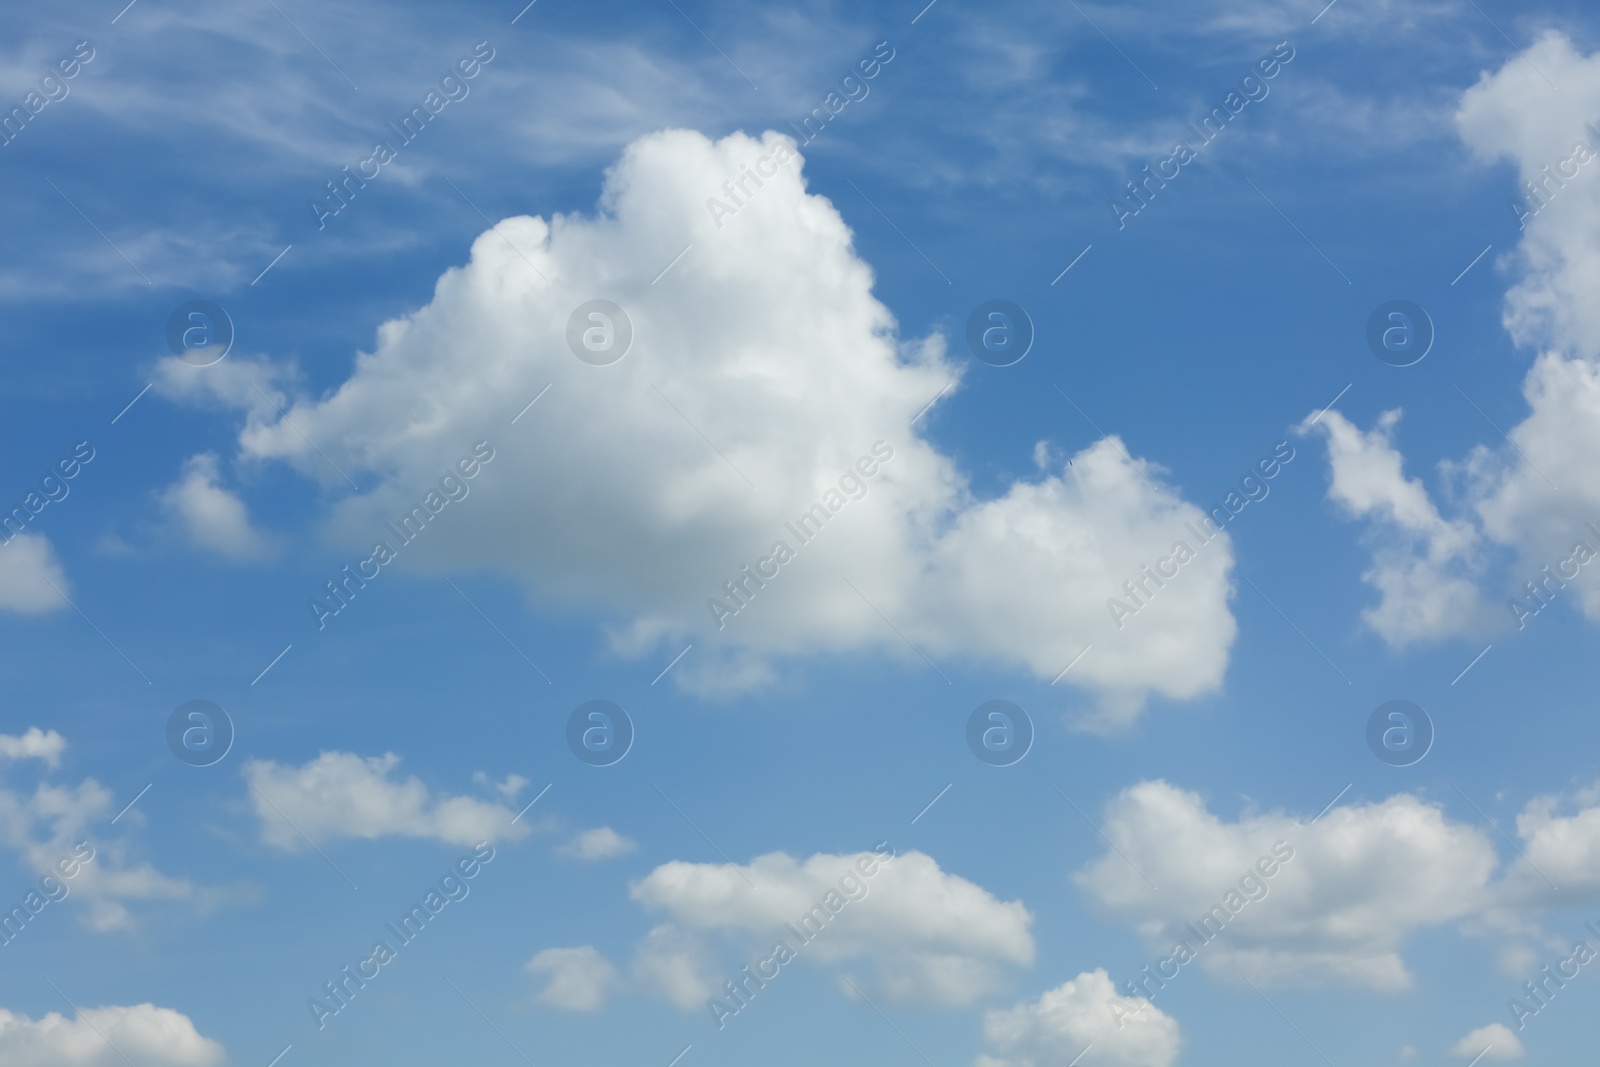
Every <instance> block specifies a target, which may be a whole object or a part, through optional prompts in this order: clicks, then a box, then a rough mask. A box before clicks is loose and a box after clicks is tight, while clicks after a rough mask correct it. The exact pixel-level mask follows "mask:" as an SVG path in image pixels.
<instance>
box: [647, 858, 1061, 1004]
mask: <svg viewBox="0 0 1600 1067" xmlns="http://www.w3.org/2000/svg"><path fill="white" fill-rule="evenodd" d="M867 870H871V871H872V874H871V875H867V874H866V873H864V872H865V871H867ZM630 893H631V895H632V897H633V899H634V900H635V901H637V902H639V903H640V904H642V905H644V906H645V907H647V908H650V909H652V910H656V911H664V912H666V913H667V914H668V916H669V917H670V919H671V923H670V924H669V927H670V929H671V930H672V931H673V932H674V937H675V938H676V939H677V940H676V941H671V942H669V943H670V944H672V945H673V946H674V948H675V950H676V953H677V955H678V956H679V957H683V956H685V954H686V953H685V951H684V949H683V946H684V945H685V944H687V943H698V944H700V945H704V946H707V947H705V948H703V949H701V950H700V954H701V955H702V956H703V955H706V954H708V953H709V944H710V941H709V936H708V935H711V934H713V933H717V934H720V935H721V937H722V938H723V939H724V940H725V941H727V942H729V943H731V944H732V945H733V946H734V947H736V948H737V950H738V951H739V952H740V953H743V954H749V953H751V952H756V951H762V952H765V951H766V950H768V949H770V948H771V947H772V938H773V936H774V932H775V931H778V932H780V933H781V931H782V930H783V928H784V924H789V925H790V926H791V927H793V928H794V930H797V931H800V932H802V933H806V934H808V935H809V936H808V937H807V938H806V939H804V940H803V941H802V940H801V939H800V938H799V937H798V935H797V934H793V932H791V934H792V943H791V944H790V946H789V947H790V949H791V950H792V951H793V952H794V953H795V954H796V955H797V957H798V958H799V959H801V960H804V961H807V962H808V963H809V964H813V965H822V966H827V967H844V966H846V965H848V964H851V963H853V962H856V961H862V962H866V963H870V964H871V965H872V966H873V967H874V968H875V970H876V978H877V982H878V985H879V986H880V987H881V988H882V989H883V990H884V992H885V993H886V994H887V995H888V996H889V997H890V998H892V999H894V1000H899V1001H906V1002H920V1003H934V1004H968V1003H971V1002H972V1001H973V1000H976V999H977V998H979V997H981V996H984V995H986V994H988V993H989V992H991V991H993V990H994V989H996V988H997V987H998V986H999V985H1000V983H1001V981H1002V978H1003V975H1004V969H1005V968H1006V967H1008V966H1027V965H1029V964H1031V963H1032V962H1033V954H1034V943H1033V935H1032V933H1031V931H1030V926H1031V924H1032V922H1033V916H1032V915H1031V914H1029V912H1028V910H1027V908H1025V907H1024V906H1023V904H1022V902H1021V901H1001V900H997V899H996V898H995V897H994V896H992V895H991V894H990V893H989V892H988V891H987V890H985V889H984V888H983V887H981V886H979V885H976V884H975V883H973V882H969V881H968V880H966V879H965V878H962V877H960V876H958V875H954V874H947V873H946V872H944V871H942V870H940V868H939V865H938V864H937V863H936V862H935V861H934V860H933V859H932V857H930V856H928V855H926V854H924V853H921V852H907V853H903V854H901V855H899V856H897V857H895V858H894V859H892V860H886V859H885V857H884V856H883V855H880V854H878V853H875V852H863V853H857V854H854V855H829V854H826V853H819V854H817V855H814V856H811V857H810V858H808V859H805V860H797V859H795V858H794V857H792V856H789V855H787V854H786V853H782V852H773V853H769V854H767V855H765V856H758V857H756V858H755V859H754V860H752V861H751V862H750V863H749V864H748V865H745V866H740V865H737V864H719V863H688V862H683V861H674V862H671V863H666V864H663V865H661V866H660V867H657V868H656V869H655V870H653V871H651V872H650V873H649V874H648V875H646V876H645V877H644V878H642V879H640V880H639V881H638V882H636V883H634V884H633V886H632V888H631V890H630ZM659 929H662V928H658V930H659ZM652 936H655V935H652ZM665 936H666V935H663V938H665ZM745 962H748V961H745ZM735 969H737V967H736V968H735ZM707 995H709V994H707ZM704 1000H705V998H704V997H703V996H701V997H696V998H692V1000H691V1002H690V1006H701V1005H703V1004H704ZM679 1003H680V1004H681V1003H682V1001H679Z"/></svg>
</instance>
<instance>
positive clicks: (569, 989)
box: [524, 945, 617, 1011]
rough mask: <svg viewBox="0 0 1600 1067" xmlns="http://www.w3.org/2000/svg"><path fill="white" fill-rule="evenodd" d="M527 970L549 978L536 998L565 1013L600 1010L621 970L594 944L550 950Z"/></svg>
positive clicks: (533, 960)
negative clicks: (612, 964)
mask: <svg viewBox="0 0 1600 1067" xmlns="http://www.w3.org/2000/svg"><path fill="white" fill-rule="evenodd" d="M524 969H525V970H527V971H528V972H529V973H530V974H537V975H543V976H545V977H546V978H547V979H548V981H547V982H546V983H545V987H544V988H543V989H542V990H540V991H539V994H538V996H537V997H536V998H535V999H537V1000H538V1001H539V1003H541V1004H547V1005H549V1006H550V1007H552V1008H560V1009H561V1010H562V1011H598V1010H599V1009H600V1008H601V1007H602V1006H603V1005H604V1004H605V999H606V992H607V991H608V990H609V989H610V987H611V986H612V985H613V984H614V983H615V982H616V980H617V969H616V968H615V967H613V966H611V964H610V962H609V961H607V959H606V958H605V957H604V956H602V955H600V953H599V951H598V950H596V949H595V948H594V946H592V945H580V946H579V947H577V948H547V949H545V950H544V951H543V952H540V953H539V954H538V955H537V956H535V957H533V959H531V960H529V961H528V962H527V964H526V966H525V968H524Z"/></svg>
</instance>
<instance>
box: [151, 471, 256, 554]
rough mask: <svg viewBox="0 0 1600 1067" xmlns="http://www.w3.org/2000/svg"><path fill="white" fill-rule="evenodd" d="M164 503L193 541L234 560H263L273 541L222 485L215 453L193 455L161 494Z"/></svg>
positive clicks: (174, 519)
mask: <svg viewBox="0 0 1600 1067" xmlns="http://www.w3.org/2000/svg"><path fill="white" fill-rule="evenodd" d="M161 506H162V508H163V509H164V510H165V511H166V513H167V515H168V517H170V518H171V519H172V520H173V521H174V522H176V523H177V524H178V526H179V527H180V528H181V529H182V530H183V532H184V534H185V535H186V536H187V537H188V539H189V541H190V543H191V544H194V545H197V546H198V547H200V548H203V549H205V550H206V551H208V552H214V553H216V554H217V555H219V556H223V557H225V558H227V559H231V560H251V559H261V558H262V557H264V556H267V555H270V554H271V551H272V544H271V542H270V541H269V540H268V538H267V537H266V536H265V535H263V534H262V533H260V532H259V531H257V530H256V528H255V527H254V526H252V525H251V523H250V512H249V510H248V509H247V508H246V507H245V505H244V501H243V500H240V499H239V497H238V496H237V495H235V494H234V493H233V492H231V491H230V490H228V489H226V488H224V487H223V485H222V484H221V471H220V469H219V464H218V461H217V457H216V455H215V454H214V453H210V452H204V453H201V454H200V455H198V456H190V457H189V458H188V460H186V461H185V462H184V465H183V473H182V474H181V475H180V476H179V478H178V480H177V481H176V482H174V483H173V484H172V485H169V486H167V488H166V489H164V490H162V493H161Z"/></svg>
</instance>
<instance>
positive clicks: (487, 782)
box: [472, 771, 528, 803]
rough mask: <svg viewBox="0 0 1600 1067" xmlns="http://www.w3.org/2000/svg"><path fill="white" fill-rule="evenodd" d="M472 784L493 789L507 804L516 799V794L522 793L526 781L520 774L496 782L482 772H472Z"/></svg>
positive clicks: (526, 783) (507, 776)
mask: <svg viewBox="0 0 1600 1067" xmlns="http://www.w3.org/2000/svg"><path fill="white" fill-rule="evenodd" d="M472 782H473V784H474V785H481V786H485V787H487V788H489V789H493V790H494V791H495V792H496V793H499V794H500V796H501V799H503V800H505V801H506V802H508V803H509V802H510V801H513V800H515V799H517V794H518V793H520V792H522V791H523V789H525V788H526V787H527V785H528V780H527V779H526V778H524V777H522V775H520V774H508V775H506V777H505V780H504V781H501V782H497V781H495V780H494V779H493V778H490V777H489V776H488V775H487V774H485V773H484V772H483V771H473V772H472Z"/></svg>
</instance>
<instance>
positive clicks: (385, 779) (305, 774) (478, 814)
mask: <svg viewBox="0 0 1600 1067" xmlns="http://www.w3.org/2000/svg"><path fill="white" fill-rule="evenodd" d="M399 765H400V757H399V756H397V755H395V754H394V753H392V752H390V753H385V754H384V755H382V756H358V755H356V754H355V753H353V752H323V753H321V754H320V755H318V756H317V758H316V759H314V760H310V761H309V762H307V763H304V764H302V765H301V766H299V767H293V766H281V765H279V764H277V763H275V762H273V761H272V760H251V761H249V762H248V763H246V764H245V767H244V776H245V780H246V781H247V782H248V783H249V784H250V793H251V798H250V799H251V801H252V803H253V804H254V805H255V812H256V816H257V817H258V818H259V819H260V820H261V838H262V840H263V841H265V842H266V843H267V844H269V845H271V846H273V847H275V848H281V849H284V850H286V851H294V850H296V849H298V848H300V847H302V846H303V845H304V844H305V839H304V838H302V837H301V836H300V834H301V833H302V832H303V833H304V834H305V835H306V837H309V838H310V839H311V840H312V841H316V842H321V841H330V840H334V839H336V838H342V837H360V838H369V839H371V838H379V837H391V836H392V837H426V838H432V839H434V840H436V841H444V842H448V843H450V844H456V845H471V844H476V843H477V842H479V841H497V840H501V839H504V838H520V837H525V836H526V835H527V834H528V827H527V826H526V825H525V824H524V823H521V822H517V823H513V822H512V821H511V820H512V818H513V817H514V816H515V815H516V812H514V811H511V810H510V809H509V808H503V807H501V806H499V805H498V804H487V803H484V802H483V801H481V800H476V799H474V798H472V797H467V796H449V795H444V794H439V795H435V794H433V793H432V792H430V791H429V789H428V787H427V786H426V785H425V784H423V782H422V780H421V779H420V778H417V777H415V776H413V777H410V778H406V779H404V780H401V779H399V778H397V777H396V776H395V775H394V773H393V772H394V770H395V768H397V767H398V766H399ZM291 824H292V825H291Z"/></svg>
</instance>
